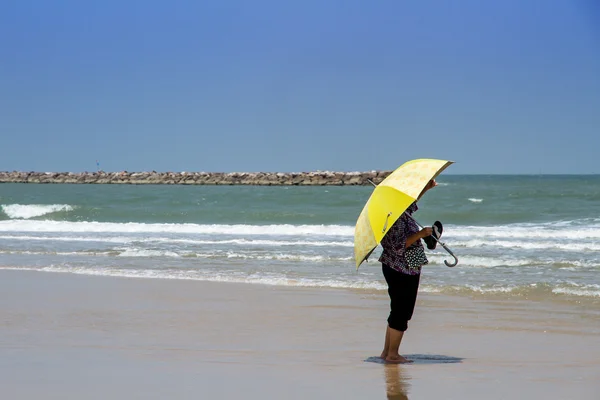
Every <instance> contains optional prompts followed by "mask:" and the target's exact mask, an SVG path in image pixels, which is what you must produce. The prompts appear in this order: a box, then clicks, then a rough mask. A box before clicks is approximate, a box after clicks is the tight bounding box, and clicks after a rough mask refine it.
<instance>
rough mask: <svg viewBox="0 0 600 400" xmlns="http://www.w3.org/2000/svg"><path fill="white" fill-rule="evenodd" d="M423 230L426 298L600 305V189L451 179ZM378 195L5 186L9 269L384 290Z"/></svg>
mask: <svg viewBox="0 0 600 400" xmlns="http://www.w3.org/2000/svg"><path fill="white" fill-rule="evenodd" d="M438 181H439V186H438V187H436V188H435V189H433V190H431V191H430V192H428V193H427V194H426V195H425V197H423V199H422V200H421V201H420V202H419V211H418V212H417V213H415V217H416V218H417V220H418V221H419V222H420V223H421V224H423V225H431V224H432V223H433V222H434V221H436V220H439V221H441V222H442V223H443V225H444V233H443V236H442V241H443V242H445V243H446V245H447V246H448V247H449V248H451V249H452V250H453V251H454V253H455V254H456V255H457V257H458V258H459V263H458V265H457V266H456V267H454V268H448V267H446V266H445V265H444V260H448V261H452V258H451V257H450V256H449V255H448V254H447V253H446V252H445V251H444V250H443V249H442V248H441V247H440V246H438V248H437V249H436V250H433V251H430V250H426V251H427V257H428V258H429V261H430V263H429V265H427V266H425V267H424V270H423V276H422V280H421V288H420V289H421V291H425V292H439V293H450V294H459V295H467V296H511V297H512V296H520V297H524V298H550V299H559V300H560V299H565V300H569V301H571V300H574V301H585V300H591V301H592V303H597V302H598V301H600V275H599V273H600V176H593V175H590V176H545V175H542V176H498V175H495V176H484V175H471V176H457V175H443V176H441V177H440V178H439V179H438ZM371 193H372V187H368V186H345V187H339V186H318V187H307V186H170V185H137V186H132V185H61V184H57V185H54V184H49V185H44V184H0V268H11V269H29V270H39V271H50V272H63V273H77V274H87V275H103V276H122V277H136V278H153V279H190V280H204V281H219V282H241V283H248V284H263V285H288V286H308V287H326V288H348V289H356V290H367V291H373V290H384V289H385V288H386V286H385V282H384V280H383V276H382V274H381V264H380V263H379V262H377V258H378V256H379V254H380V253H381V248H378V249H377V250H376V251H375V252H374V253H373V254H372V256H371V258H370V259H369V261H368V262H366V263H364V264H363V265H361V267H360V269H359V270H358V271H357V270H356V268H355V263H354V258H353V235H354V225H355V223H356V219H357V217H358V214H359V213H360V211H361V210H362V207H363V205H364V204H365V202H366V201H367V199H368V198H369V196H370V194H371Z"/></svg>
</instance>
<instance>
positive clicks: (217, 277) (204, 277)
mask: <svg viewBox="0 0 600 400" xmlns="http://www.w3.org/2000/svg"><path fill="white" fill-rule="evenodd" d="M0 269H7V270H27V271H41V272H58V273H71V274H80V275H95V276H113V277H126V278H148V279H174V280H197V281H209V282H232V283H249V284H260V285H271V286H297V287H314V288H339V289H371V290H384V289H386V286H385V285H384V284H383V283H382V282H379V281H365V280H355V281H348V280H343V279H327V278H325V279H310V278H290V277H286V276H284V275H279V274H271V275H258V274H254V275H227V274H222V273H212V272H211V273H206V271H205V272H204V273H203V272H201V271H189V270H187V271H176V270H175V271H174V270H169V271H165V270H139V269H98V268H81V267H60V266H49V267H0Z"/></svg>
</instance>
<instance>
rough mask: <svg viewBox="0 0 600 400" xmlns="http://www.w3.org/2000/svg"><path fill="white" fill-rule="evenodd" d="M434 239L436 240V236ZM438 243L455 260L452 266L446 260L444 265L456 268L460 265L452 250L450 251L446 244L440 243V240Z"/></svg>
mask: <svg viewBox="0 0 600 400" xmlns="http://www.w3.org/2000/svg"><path fill="white" fill-rule="evenodd" d="M433 238H434V239H435V236H434V237H433ZM438 243H439V244H440V245H442V247H443V248H444V250H446V251H447V252H448V253H449V254H450V255H451V256H452V257H453V258H454V262H453V263H452V264H450V263H449V262H448V261H446V260H444V264H446V267H455V266H456V264H458V258H456V256H455V255H454V253H453V252H452V250H450V249H449V248H447V247H446V245H445V244H444V243H442V242H440V241H439V240H438Z"/></svg>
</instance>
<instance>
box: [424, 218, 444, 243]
mask: <svg viewBox="0 0 600 400" xmlns="http://www.w3.org/2000/svg"><path fill="white" fill-rule="evenodd" d="M431 228H432V229H433V233H432V234H431V235H430V236H427V237H426V238H423V240H424V241H425V244H426V245H427V248H428V249H429V250H434V249H435V246H436V245H437V240H435V239H439V238H440V237H441V236H442V232H443V231H444V227H443V226H442V223H441V222H440V221H435V222H434V223H433V226H432V227H431ZM433 236H435V239H434V238H433Z"/></svg>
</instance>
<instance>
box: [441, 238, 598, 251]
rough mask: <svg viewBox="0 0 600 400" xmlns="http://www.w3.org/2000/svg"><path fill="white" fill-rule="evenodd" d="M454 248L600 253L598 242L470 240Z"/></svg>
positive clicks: (455, 244)
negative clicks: (488, 247)
mask: <svg viewBox="0 0 600 400" xmlns="http://www.w3.org/2000/svg"><path fill="white" fill-rule="evenodd" d="M452 245H453V246H454V247H467V248H481V247H484V246H490V247H500V248H507V249H526V250H547V249H548V250H566V251H600V243H597V242H575V243H573V242H559V241H551V242H549V241H531V242H527V241H523V240H481V239H475V240H468V241H459V240H457V241H454V242H453V243H452Z"/></svg>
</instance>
